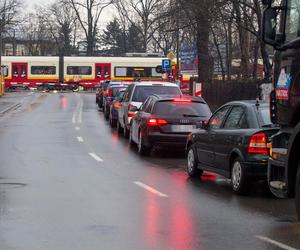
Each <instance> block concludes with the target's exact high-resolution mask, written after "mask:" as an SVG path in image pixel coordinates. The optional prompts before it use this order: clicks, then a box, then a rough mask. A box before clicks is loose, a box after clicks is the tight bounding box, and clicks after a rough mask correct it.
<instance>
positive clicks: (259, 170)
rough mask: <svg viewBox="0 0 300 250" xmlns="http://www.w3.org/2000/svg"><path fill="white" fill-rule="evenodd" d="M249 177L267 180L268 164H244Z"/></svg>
mask: <svg viewBox="0 0 300 250" xmlns="http://www.w3.org/2000/svg"><path fill="white" fill-rule="evenodd" d="M244 166H245V168H246V174H247V176H250V177H254V178H258V179H267V173H268V163H267V162H244Z"/></svg>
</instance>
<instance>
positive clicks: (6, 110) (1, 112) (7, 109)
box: [0, 102, 22, 115]
mask: <svg viewBox="0 0 300 250" xmlns="http://www.w3.org/2000/svg"><path fill="white" fill-rule="evenodd" d="M21 106H22V104H21V103H19V102H18V103H14V104H12V105H10V106H9V107H7V108H6V109H4V110H2V111H0V115H4V114H5V113H7V112H9V111H11V110H13V109H17V108H20V107H21Z"/></svg>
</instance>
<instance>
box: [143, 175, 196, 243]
mask: <svg viewBox="0 0 300 250" xmlns="http://www.w3.org/2000/svg"><path fill="white" fill-rule="evenodd" d="M156 174H157V173H156ZM153 175H154V173H153ZM178 177H179V178H176V181H175V183H174V186H175V187H174V188H175V189H176V190H180V193H181V195H180V197H177V198H175V199H172V200H166V199H165V198H161V197H158V196H156V195H154V194H152V193H148V192H147V193H146V200H145V219H144V223H145V237H146V240H147V242H148V244H149V245H150V246H155V245H156V243H157V242H161V239H160V238H161V237H163V242H164V243H165V244H166V246H165V249H191V246H192V245H193V243H194V241H195V239H197V241H198V240H199V238H200V237H201V235H199V234H198V228H196V227H195V225H194V223H195V220H193V219H192V216H191V214H192V211H190V209H189V202H188V200H186V198H185V195H184V193H185V192H186V177H185V175H182V176H178ZM151 179H152V178H151V174H150V175H148V177H147V180H146V183H153V181H152V182H151ZM196 235H197V236H196Z"/></svg>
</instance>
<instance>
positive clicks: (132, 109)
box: [129, 106, 139, 112]
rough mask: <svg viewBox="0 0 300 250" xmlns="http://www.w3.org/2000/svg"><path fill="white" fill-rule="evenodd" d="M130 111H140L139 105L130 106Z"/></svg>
mask: <svg viewBox="0 0 300 250" xmlns="http://www.w3.org/2000/svg"><path fill="white" fill-rule="evenodd" d="M129 111H130V112H138V111H139V108H138V107H137V106H130V109H129Z"/></svg>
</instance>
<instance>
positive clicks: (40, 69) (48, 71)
mask: <svg viewBox="0 0 300 250" xmlns="http://www.w3.org/2000/svg"><path fill="white" fill-rule="evenodd" d="M31 74H32V75H55V74H56V67H55V66H31Z"/></svg>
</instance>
